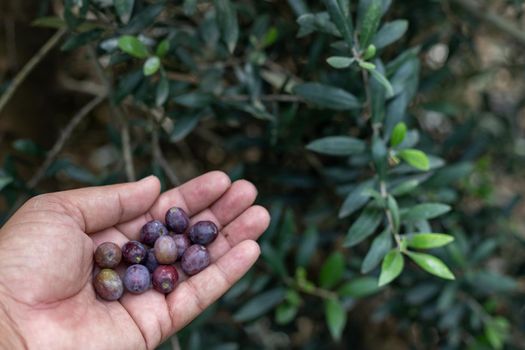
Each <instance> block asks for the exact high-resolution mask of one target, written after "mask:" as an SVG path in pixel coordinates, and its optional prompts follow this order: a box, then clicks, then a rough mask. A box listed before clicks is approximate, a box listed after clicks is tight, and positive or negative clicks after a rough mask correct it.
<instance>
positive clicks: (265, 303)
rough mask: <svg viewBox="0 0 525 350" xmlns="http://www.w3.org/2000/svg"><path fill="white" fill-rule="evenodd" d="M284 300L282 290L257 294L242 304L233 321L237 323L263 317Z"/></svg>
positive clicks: (277, 289)
mask: <svg viewBox="0 0 525 350" xmlns="http://www.w3.org/2000/svg"><path fill="white" fill-rule="evenodd" d="M283 298H284V290H283V289H282V288H276V289H272V290H269V291H267V292H264V293H262V294H259V295H258V296H256V297H254V298H252V299H250V300H249V301H248V302H247V303H246V304H244V305H243V306H242V307H241V308H240V309H239V310H237V312H235V314H233V319H234V320H235V321H237V322H245V321H249V320H253V319H255V318H257V317H260V316H262V315H264V314H265V313H266V312H268V311H270V310H271V309H272V308H274V307H275V306H276V305H278V304H279V303H281V302H282V301H283Z"/></svg>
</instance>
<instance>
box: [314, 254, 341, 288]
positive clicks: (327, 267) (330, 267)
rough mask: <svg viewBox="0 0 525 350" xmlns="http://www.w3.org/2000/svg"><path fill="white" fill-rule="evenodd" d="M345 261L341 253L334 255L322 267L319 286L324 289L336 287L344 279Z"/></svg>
mask: <svg viewBox="0 0 525 350" xmlns="http://www.w3.org/2000/svg"><path fill="white" fill-rule="evenodd" d="M344 271H345V259H344V256H343V254H341V253H340V252H335V253H332V254H331V255H330V256H329V257H328V259H326V261H325V262H324V264H323V266H321V272H320V274H319V285H320V286H321V287H323V288H332V287H334V286H335V285H336V284H337V283H338V282H339V281H340V280H341V278H342V277H343V273H344Z"/></svg>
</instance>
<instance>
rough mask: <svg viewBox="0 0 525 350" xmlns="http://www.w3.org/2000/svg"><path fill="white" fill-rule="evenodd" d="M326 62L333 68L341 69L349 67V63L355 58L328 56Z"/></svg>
mask: <svg viewBox="0 0 525 350" xmlns="http://www.w3.org/2000/svg"><path fill="white" fill-rule="evenodd" d="M326 62H328V64H329V65H330V66H332V67H333V68H335V69H343V68H348V67H350V65H352V63H354V62H355V58H353V57H344V56H332V57H328V59H327V60H326Z"/></svg>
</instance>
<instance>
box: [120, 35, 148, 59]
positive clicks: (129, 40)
mask: <svg viewBox="0 0 525 350" xmlns="http://www.w3.org/2000/svg"><path fill="white" fill-rule="evenodd" d="M118 47H119V48H120V49H121V50H122V51H124V52H125V53H127V54H128V55H130V56H133V57H137V58H146V57H148V54H149V53H148V49H147V48H146V46H145V45H144V44H143V43H142V42H141V41H140V40H139V39H137V38H136V37H134V36H132V35H123V36H121V37H120V38H119V40H118Z"/></svg>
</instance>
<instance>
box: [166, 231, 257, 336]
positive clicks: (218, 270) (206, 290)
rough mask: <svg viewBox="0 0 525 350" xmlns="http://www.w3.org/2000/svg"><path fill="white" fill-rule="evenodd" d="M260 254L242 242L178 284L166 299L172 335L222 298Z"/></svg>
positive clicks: (255, 246)
mask: <svg viewBox="0 0 525 350" xmlns="http://www.w3.org/2000/svg"><path fill="white" fill-rule="evenodd" d="M259 254H260V248H259V245H258V244H257V243H256V242H255V241H250V240H248V241H244V242H241V243H239V244H238V245H236V246H235V247H233V248H232V249H231V250H230V251H228V252H227V253H226V254H225V255H224V256H222V257H221V258H220V259H219V260H218V261H217V262H216V263H214V264H212V265H210V266H208V267H207V268H206V269H205V270H203V271H201V272H200V273H198V274H197V275H195V276H192V277H190V278H189V279H187V280H186V281H184V282H182V283H181V284H179V285H178V286H177V288H176V289H175V290H174V291H173V292H172V293H171V294H169V295H168V296H167V298H166V301H167V303H168V309H169V312H170V317H171V321H172V325H173V329H172V332H176V331H178V330H179V329H181V328H182V327H184V326H185V325H186V324H188V323H189V322H190V321H191V320H193V319H194V318H195V317H196V316H197V315H199V314H200V313H201V312H203V311H204V309H206V308H207V307H208V306H209V305H210V304H212V303H213V302H214V301H216V300H217V299H218V298H219V297H220V296H221V295H223V294H224V293H225V292H226V291H227V290H228V289H229V288H230V287H231V286H232V285H233V284H234V283H235V282H237V281H238V280H239V279H240V278H241V277H242V276H243V275H244V274H245V273H246V272H247V271H248V270H249V269H250V267H251V266H252V265H253V264H254V263H255V261H256V260H257V258H258V256H259Z"/></svg>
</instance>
